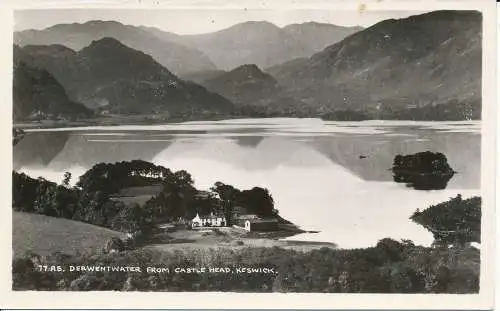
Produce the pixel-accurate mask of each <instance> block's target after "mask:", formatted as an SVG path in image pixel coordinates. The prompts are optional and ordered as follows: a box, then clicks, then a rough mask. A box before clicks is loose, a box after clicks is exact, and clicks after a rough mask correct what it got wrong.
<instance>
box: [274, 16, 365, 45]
mask: <svg viewBox="0 0 500 311" xmlns="http://www.w3.org/2000/svg"><path fill="white" fill-rule="evenodd" d="M361 30H363V28H362V27H343V26H337V25H332V24H325V23H317V22H306V23H302V24H291V25H288V26H285V27H283V31H284V32H286V33H288V34H289V35H292V36H294V37H295V38H299V40H300V41H302V42H304V43H305V44H306V45H307V46H308V47H310V48H311V49H313V50H314V51H321V50H323V49H324V48H325V47H327V46H329V45H332V44H334V43H337V42H339V41H341V40H343V39H344V38H345V37H348V36H350V35H352V34H353V33H356V32H358V31H361Z"/></svg>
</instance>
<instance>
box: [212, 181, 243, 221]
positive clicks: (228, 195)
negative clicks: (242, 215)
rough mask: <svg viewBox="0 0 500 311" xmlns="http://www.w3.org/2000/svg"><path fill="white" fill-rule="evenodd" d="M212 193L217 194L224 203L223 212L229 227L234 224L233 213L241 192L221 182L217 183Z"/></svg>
mask: <svg viewBox="0 0 500 311" xmlns="http://www.w3.org/2000/svg"><path fill="white" fill-rule="evenodd" d="M210 191H212V192H214V193H217V195H218V196H219V198H220V200H221V202H222V210H223V213H224V217H225V218H226V221H227V223H228V225H231V224H232V223H233V211H234V206H235V204H236V201H237V199H238V196H239V195H240V194H241V191H240V190H238V189H236V188H235V187H233V186H231V185H226V184H224V183H222V182H220V181H218V182H216V183H215V184H214V185H213V187H212V188H210Z"/></svg>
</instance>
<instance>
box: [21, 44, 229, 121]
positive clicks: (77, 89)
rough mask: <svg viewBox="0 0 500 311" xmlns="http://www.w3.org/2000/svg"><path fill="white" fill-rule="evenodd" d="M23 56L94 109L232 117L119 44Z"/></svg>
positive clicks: (209, 97) (214, 99)
mask: <svg viewBox="0 0 500 311" xmlns="http://www.w3.org/2000/svg"><path fill="white" fill-rule="evenodd" d="M18 50H20V52H22V53H19V52H18V53H17V54H18V56H19V57H24V62H25V63H28V64H30V63H31V65H32V66H33V67H37V68H41V69H43V70H46V71H48V72H51V73H52V74H53V75H54V76H55V77H56V79H57V80H58V81H59V82H60V83H61V84H62V85H63V86H64V87H65V89H66V90H67V92H68V94H69V96H70V97H71V98H72V99H73V100H75V101H78V102H80V103H83V104H84V105H85V106H87V107H88V108H93V109H99V110H106V111H109V112H111V113H120V114H142V113H146V114H147V113H160V112H165V111H168V112H169V113H172V112H177V111H182V112H184V113H186V112H187V111H193V110H196V111H200V112H202V111H227V110H231V109H232V106H233V105H232V103H231V102H230V101H229V100H227V99H226V98H224V97H222V96H220V95H218V94H215V93H211V92H208V91H207V90H206V89H205V88H203V87H202V86H199V85H197V84H195V83H191V82H185V81H183V80H181V79H179V78H178V77H177V76H175V75H174V74H173V73H171V72H170V71H169V70H168V69H166V68H165V67H163V66H162V65H160V64H159V63H157V62H156V61H155V60H154V59H153V58H152V57H151V56H149V55H146V54H144V53H142V52H140V51H137V50H134V49H132V48H129V47H127V46H125V45H124V44H122V43H121V42H120V41H118V40H116V39H114V38H102V39H100V40H97V41H93V42H92V43H91V44H90V45H89V46H87V47H85V48H83V49H81V50H80V51H78V52H75V51H73V50H71V49H69V48H67V47H64V46H61V45H49V46H32V45H28V46H25V47H23V48H18Z"/></svg>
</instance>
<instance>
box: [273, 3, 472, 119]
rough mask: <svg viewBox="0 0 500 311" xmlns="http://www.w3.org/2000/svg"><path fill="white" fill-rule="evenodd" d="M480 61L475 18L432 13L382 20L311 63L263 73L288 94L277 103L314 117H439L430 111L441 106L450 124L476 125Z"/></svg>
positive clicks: (466, 13) (305, 60)
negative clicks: (296, 105) (311, 110)
mask: <svg viewBox="0 0 500 311" xmlns="http://www.w3.org/2000/svg"><path fill="white" fill-rule="evenodd" d="M481 59H482V16H481V13H479V12H476V11H434V12H430V13H426V14H422V15H416V16H411V17H408V18H404V19H399V20H394V19H390V20H385V21H382V22H380V23H377V24H375V25H374V26H372V27H370V28H367V29H365V30H363V31H360V32H357V33H355V34H353V35H351V36H349V37H347V38H345V39H344V40H342V41H340V42H338V43H336V44H333V45H330V46H329V47H327V48H326V49H324V50H323V51H321V52H319V53H316V54H314V55H313V56H312V57H310V58H302V59H297V60H294V61H291V62H286V63H284V64H282V65H278V66H274V67H272V68H269V69H268V70H267V71H268V73H270V74H271V75H273V76H274V77H275V78H276V79H277V80H278V81H279V83H280V85H282V86H283V87H284V88H286V91H285V92H282V93H280V94H276V98H277V99H279V98H280V97H282V96H284V95H285V94H286V96H289V97H292V98H294V99H295V100H296V101H298V102H301V103H305V104H307V105H308V106H310V107H315V108H316V109H317V110H319V111H322V110H323V111H329V110H332V109H350V110H362V111H365V112H366V113H368V114H369V115H370V118H383V117H385V116H387V117H390V118H399V116H398V111H399V110H408V109H413V110H412V112H413V113H417V114H418V113H420V112H421V110H422V109H423V110H429V111H428V112H429V113H430V114H432V113H437V112H438V111H435V110H436V109H429V107H440V108H443V109H442V110H443V111H441V112H442V113H444V114H446V110H448V111H449V112H450V113H452V114H458V115H453V116H452V115H450V116H449V117H450V118H453V119H455V118H458V119H470V118H474V119H476V118H480V111H481V110H480V108H481V75H482V73H481V71H482V60H481ZM441 105H445V106H441ZM457 107H458V108H457ZM433 111H434V112H433ZM403 114H404V113H403ZM405 117H407V116H405Z"/></svg>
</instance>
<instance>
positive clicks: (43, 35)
mask: <svg viewBox="0 0 500 311" xmlns="http://www.w3.org/2000/svg"><path fill="white" fill-rule="evenodd" d="M105 37H109V38H115V39H116V40H118V41H120V42H122V43H123V44H124V45H126V46H128V47H130V48H132V49H136V50H139V51H141V52H144V53H146V54H148V55H151V56H152V57H153V58H154V59H155V60H156V61H157V62H158V63H160V64H162V65H163V66H165V67H167V68H168V69H169V70H171V71H172V72H174V73H177V74H179V73H184V72H189V71H198V70H208V69H216V68H215V66H214V64H213V63H212V62H211V61H210V59H208V57H207V56H206V55H204V54H203V53H201V52H200V51H198V50H196V49H192V48H189V47H187V46H184V45H181V44H177V43H175V42H172V41H165V40H160V39H159V38H158V37H157V36H155V35H154V34H152V33H150V32H148V31H146V30H144V29H141V28H139V27H135V26H129V25H123V24H121V23H119V22H115V21H89V22H86V23H83V24H79V23H74V24H58V25H54V26H52V27H49V28H46V29H43V30H24V31H19V32H15V33H14V44H17V45H19V46H21V47H22V46H25V45H64V46H66V47H68V48H70V49H72V50H75V51H79V50H81V49H82V48H84V47H86V46H88V45H90V43H91V42H92V41H96V40H99V39H102V38H105Z"/></svg>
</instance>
